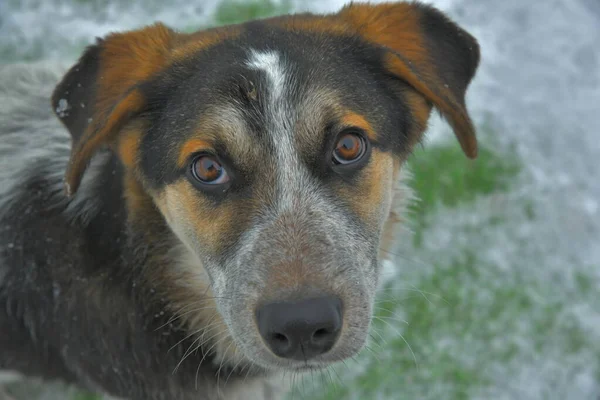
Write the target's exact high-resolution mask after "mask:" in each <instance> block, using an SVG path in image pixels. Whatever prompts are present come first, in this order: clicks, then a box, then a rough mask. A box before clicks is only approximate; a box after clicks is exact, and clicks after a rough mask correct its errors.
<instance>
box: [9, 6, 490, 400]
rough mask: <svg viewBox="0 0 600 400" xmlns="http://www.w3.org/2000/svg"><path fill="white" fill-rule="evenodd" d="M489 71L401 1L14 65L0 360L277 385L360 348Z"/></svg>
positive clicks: (167, 395)
mask: <svg viewBox="0 0 600 400" xmlns="http://www.w3.org/2000/svg"><path fill="white" fill-rule="evenodd" d="M478 63H479V47H478V45H477V42H476V40H475V39H474V38H473V37H472V36H471V35H470V34H468V33H467V32H465V31H464V30H463V29H461V28H460V27H458V26H457V25H456V24H454V23H453V22H451V21H450V20H449V19H448V18H447V17H446V16H444V15H443V14H442V13H441V12H440V11H438V10H436V9H434V8H432V7H430V6H427V5H423V4H420V3H403V2H399V3H387V4H378V5H370V4H360V3H355V4H351V5H348V6H346V7H344V8H343V9H342V10H341V11H339V12H338V13H335V14H329V15H313V14H298V15H289V16H283V17H277V18H270V19H264V20H257V21H251V22H247V23H243V24H240V25H233V26H226V27H220V28H214V29H209V30H204V31H200V32H196V33H192V34H185V33H178V32H175V31H174V30H172V29H170V28H168V27H166V26H164V25H162V24H155V25H151V26H148V27H146V28H143V29H140V30H136V31H129V32H123V33H113V34H110V35H108V36H106V37H105V38H104V39H98V41H97V42H96V44H94V45H92V46H90V47H88V48H87V49H86V50H85V52H84V53H83V55H82V56H81V58H80V59H79V61H78V62H77V63H76V64H75V65H74V66H72V67H71V68H70V69H69V70H68V71H66V73H65V71H64V70H62V69H60V68H54V67H50V66H49V65H46V64H41V65H37V66H24V65H19V66H5V67H2V70H1V72H0V74H1V75H0V156H1V160H0V163H1V168H0V183H1V185H0V251H1V252H0V368H2V369H7V370H15V371H18V372H21V373H22V374H25V375H31V376H41V377H43V378H45V379H53V378H60V379H62V380H65V381H67V382H72V383H76V384H78V385H80V386H82V387H85V388H87V389H90V390H93V391H98V392H102V393H106V394H110V395H113V396H116V397H121V398H126V399H132V400H155V399H169V400H172V399H183V400H186V399H275V398H279V396H280V394H281V393H282V392H284V391H285V386H286V385H285V384H284V383H283V378H282V377H281V373H282V372H285V373H286V375H287V376H290V375H293V374H294V373H297V372H302V371H308V370H315V369H320V368H324V367H327V366H329V365H331V364H332V363H335V362H338V361H341V360H344V359H346V358H348V357H352V356H354V355H356V354H357V352H359V351H360V350H361V348H362V347H363V345H364V343H365V340H366V338H367V335H368V331H369V324H370V321H371V316H372V309H373V300H374V297H375V293H376V288H377V283H378V275H379V271H380V264H379V261H378V253H379V251H380V249H381V247H382V245H385V246H388V245H389V243H391V241H392V238H393V237H392V233H393V231H394V229H393V225H394V224H395V223H396V222H397V221H398V220H401V219H402V216H401V215H398V210H401V207H400V206H401V205H402V204H403V201H404V200H406V198H407V196H408V194H407V192H406V191H405V190H404V187H403V186H402V183H401V175H402V172H401V171H402V165H403V162H404V161H405V160H406V159H407V157H408V156H409V154H410V152H411V150H412V149H413V147H414V146H415V144H417V143H418V142H419V141H420V140H421V137H422V135H423V132H424V130H425V129H426V126H427V120H428V118H429V115H430V112H431V110H432V108H436V109H437V110H439V112H440V113H441V114H442V115H443V116H444V117H445V118H446V120H447V121H448V122H449V124H450V125H451V126H452V128H453V130H454V132H455V134H456V137H457V138H458V140H459V142H460V144H461V146H462V148H463V150H464V152H465V153H466V155H467V156H469V157H471V158H472V157H475V156H476V152H477V148H476V139H475V132H474V128H473V125H472V123H471V120H470V118H469V115H468V113H467V110H466V108H465V91H466V90H467V86H468V85H469V83H470V81H471V79H472V78H473V76H474V74H475V71H476V68H477V65H478ZM50 97H51V105H52V108H51V109H50V107H49V106H48V103H49V99H50ZM52 111H54V114H55V115H53V113H52ZM59 121H60V122H59ZM65 188H66V190H65Z"/></svg>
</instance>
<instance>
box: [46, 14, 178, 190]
mask: <svg viewBox="0 0 600 400" xmlns="http://www.w3.org/2000/svg"><path fill="white" fill-rule="evenodd" d="M174 36H175V33H174V32H173V31H172V30H170V29H169V28H167V27H166V26H164V25H162V24H155V25H152V26H148V27H146V28H143V29H139V30H136V31H129V32H126V33H113V34H110V35H108V36H107V37H106V38H105V39H104V40H99V41H98V43H97V44H96V45H94V46H90V47H89V48H88V49H87V50H86V52H85V53H84V54H83V55H82V57H81V58H80V60H79V62H78V63H77V64H76V65H74V66H73V67H72V68H71V69H70V70H69V71H68V72H67V74H66V75H65V77H64V78H63V80H62V81H61V82H60V83H59V85H58V86H57V88H56V89H55V92H54V94H53V96H52V102H53V105H54V108H55V110H56V111H57V114H59V117H60V118H61V120H62V122H63V123H64V124H65V126H66V127H67V129H69V131H70V133H71V137H72V150H71V157H70V161H69V165H68V167H67V171H66V175H65V186H66V190H67V193H68V194H69V195H72V194H74V193H75V192H76V191H77V189H78V187H79V184H80V182H81V179H82V176H83V173H84V171H85V169H86V166H87V164H88V162H89V161H90V159H91V158H92V156H93V155H94V153H95V152H96V151H97V150H98V148H99V147H100V146H102V145H107V144H110V142H111V141H112V140H114V138H115V136H116V134H117V133H118V132H119V130H120V129H121V128H122V127H123V125H124V124H126V123H127V122H128V121H129V120H130V119H131V118H132V117H133V116H134V115H135V114H137V113H139V112H141V111H143V109H144V107H145V105H146V104H145V97H144V95H143V94H142V93H141V91H140V85H141V84H142V83H144V82H145V81H147V80H148V79H150V78H151V77H152V76H153V75H155V74H157V73H158V72H160V71H161V70H162V69H164V68H165V67H166V66H167V65H168V64H169V62H170V52H171V45H172V42H173V40H174ZM82 82H83V83H82ZM61 102H62V104H63V105H64V104H70V105H72V106H71V109H70V110H68V112H65V107H64V106H61ZM79 104H81V105H82V107H81V108H80V107H77V105H79ZM83 106H85V107H83Z"/></svg>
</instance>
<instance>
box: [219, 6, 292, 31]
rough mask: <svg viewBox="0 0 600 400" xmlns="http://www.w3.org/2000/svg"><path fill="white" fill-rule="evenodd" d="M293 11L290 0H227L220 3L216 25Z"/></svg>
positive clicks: (236, 22)
mask: <svg viewBox="0 0 600 400" xmlns="http://www.w3.org/2000/svg"><path fill="white" fill-rule="evenodd" d="M291 11H292V2H291V1H290V0H281V1H278V2H274V1H272V0H250V1H241V0H226V1H224V2H222V3H221V4H220V6H219V7H218V8H217V11H216V13H215V16H214V21H215V24H216V25H229V24H238V23H241V22H245V21H248V20H252V19H258V18H267V17H272V16H276V15H282V14H287V13H289V12H291Z"/></svg>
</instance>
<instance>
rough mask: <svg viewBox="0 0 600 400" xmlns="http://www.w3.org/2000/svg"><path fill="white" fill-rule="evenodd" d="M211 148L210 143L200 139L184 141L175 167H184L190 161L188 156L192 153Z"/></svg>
mask: <svg viewBox="0 0 600 400" xmlns="http://www.w3.org/2000/svg"><path fill="white" fill-rule="evenodd" d="M210 148H212V146H211V145H210V143H208V142H207V141H205V140H202V139H190V140H188V141H186V142H185V143H184V144H183V145H182V146H181V149H180V150H179V157H178V158H177V165H179V166H180V167H182V168H183V167H184V166H185V164H186V163H187V162H188V160H189V159H190V156H191V155H192V154H194V153H198V152H200V151H202V150H207V149H210Z"/></svg>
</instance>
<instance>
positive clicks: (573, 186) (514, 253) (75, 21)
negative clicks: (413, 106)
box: [0, 0, 600, 400]
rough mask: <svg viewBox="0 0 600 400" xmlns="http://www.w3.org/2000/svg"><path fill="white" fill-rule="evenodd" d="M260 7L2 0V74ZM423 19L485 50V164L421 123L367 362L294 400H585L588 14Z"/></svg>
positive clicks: (599, 19)
mask: <svg viewBox="0 0 600 400" xmlns="http://www.w3.org/2000/svg"><path fill="white" fill-rule="evenodd" d="M266 3H267V2H266V1H255V2H254V6H250V7H246V8H243V7H233V8H232V7H229V8H227V7H225V8H224V7H222V5H221V3H220V2H218V1H208V2H205V1H201V0H196V1H191V0H174V1H171V2H168V4H169V5H168V6H166V5H165V4H167V2H163V1H162V0H150V1H142V0H134V1H132V2H130V1H125V0H110V1H108V2H105V1H102V0H0V62H11V61H17V60H35V59H49V58H54V59H59V58H60V59H64V58H68V59H73V58H74V57H76V56H77V54H78V52H79V51H80V49H81V47H82V46H83V45H85V44H87V43H88V42H89V41H90V39H91V38H92V37H93V36H101V35H103V34H105V33H107V32H108V31H110V30H112V29H125V28H133V27H137V26H139V25H141V24H145V23H149V22H151V21H153V20H156V19H160V20H162V21H164V22H166V23H167V24H170V25H172V26H175V27H178V28H180V29H193V28H196V27H199V26H205V25H207V24H211V23H215V22H216V23H224V22H230V21H231V19H232V18H234V19H235V18H236V15H235V12H237V11H235V10H238V11H239V10H241V11H240V12H243V13H246V14H245V15H262V14H264V12H265V10H266V11H268V10H269V9H271V8H273V7H270V6H265V4H266ZM433 3H434V4H436V5H438V6H439V7H440V8H442V9H444V10H445V11H447V12H448V13H449V14H450V15H451V16H452V17H453V18H455V19H456V20H457V21H459V22H460V23H461V24H463V25H464V26H465V27H466V28H467V29H468V30H469V31H471V32H472V33H473V34H474V35H475V36H476V37H477V38H478V39H479V41H480V44H481V47H482V57H483V62H482V65H481V68H480V70H479V73H478V76H477V78H476V80H475V82H474V83H473V85H472V87H471V89H470V91H469V95H468V99H467V100H468V106H469V108H470V109H471V110H472V112H473V115H474V117H475V120H476V122H477V125H478V126H479V128H480V133H481V137H482V147H483V150H484V151H483V152H482V156H481V157H480V159H479V160H478V161H476V162H474V163H468V162H466V161H464V160H463V158H462V156H460V153H459V152H458V151H457V147H458V145H457V144H456V143H455V141H454V139H453V137H452V135H451V133H450V132H449V130H448V128H447V126H446V125H445V124H444V123H443V122H441V121H440V120H435V121H434V123H433V124H432V127H431V129H430V132H429V133H430V134H429V139H430V140H429V143H428V145H427V146H425V149H424V150H419V151H418V152H417V154H416V155H415V157H414V159H413V160H411V166H412V168H413V170H414V172H415V182H414V186H415V188H416V190H417V192H418V193H419V194H420V195H421V196H422V197H423V199H424V200H423V202H422V203H420V204H419V205H417V206H415V208H414V210H413V219H414V221H413V230H414V231H415V235H413V236H412V237H408V236H407V237H405V238H403V240H401V241H400V243H399V244H398V254H400V256H398V257H397V258H396V259H395V265H394V266H392V267H390V268H388V269H387V272H386V282H387V283H386V286H385V289H384V291H383V292H382V295H381V302H380V303H378V307H380V309H379V314H378V318H379V319H378V320H376V321H375V329H376V332H377V333H375V334H374V336H373V342H372V343H371V345H370V346H369V350H367V351H365V352H364V353H363V354H362V355H361V356H359V357H358V358H357V359H356V361H355V362H349V363H347V367H346V366H341V367H340V368H337V369H336V370H335V371H331V372H330V373H328V374H324V375H323V376H319V377H317V376H315V377H314V383H313V379H312V378H313V377H311V379H309V380H308V381H307V382H305V383H304V384H300V385H298V391H297V392H296V393H294V398H296V399H299V398H311V399H313V398H315V399H342V398H343V399H473V400H474V399H527V400H529V399H531V400H534V399H535V400H538V399H539V400H542V399H544V400H546V399H548V400H552V399H557V400H558V399H573V400H588V399H589V400H598V398H600V173H599V172H600V171H599V170H600V168H598V166H597V165H598V162H599V161H598V160H599V159H600V46H599V45H598V41H599V39H600V1H598V0H545V1H535V2H534V1H529V2H528V1H523V0H503V1H493V0H445V1H433ZM107 4H108V6H107ZM200 4H202V6H199V5H200ZM341 4H343V1H342V0H324V1H317V0H314V1H312V2H300V1H299V0H298V1H297V2H295V3H291V6H292V8H293V9H311V10H317V11H331V10H335V9H337V8H338V7H339V6H340V5H341ZM275 8H277V7H275ZM232 10H234V11H232ZM400 319H403V320H406V323H404V322H401V321H400ZM405 340H406V341H405ZM406 342H408V344H410V349H409V348H408V346H407V344H406ZM413 353H414V355H413ZM331 382H334V383H333V384H332V383H331ZM340 382H342V384H340ZM61 393H62V392H61ZM51 395H52V396H54V398H64V396H63V397H61V395H60V394H57V391H56V390H54V389H52V390H50V389H49V390H45V391H44V394H41V395H40V397H39V398H40V399H41V398H48V399H49V398H51V397H44V396H51ZM0 396H1V395H0ZM22 398H23V399H25V398H27V397H22ZM75 398H79V399H83V398H84V397H81V396H79V397H75Z"/></svg>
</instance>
